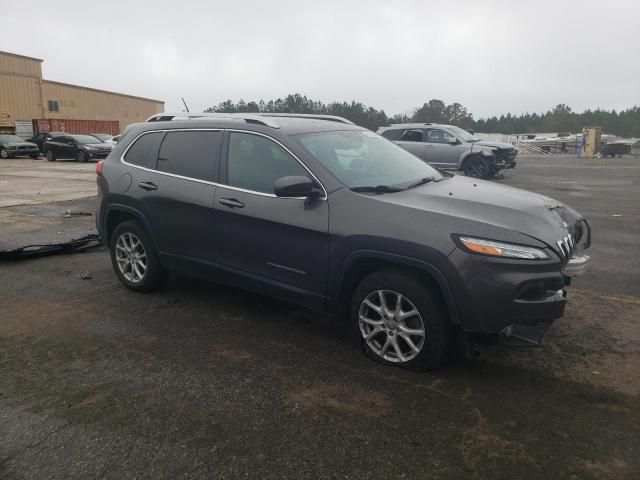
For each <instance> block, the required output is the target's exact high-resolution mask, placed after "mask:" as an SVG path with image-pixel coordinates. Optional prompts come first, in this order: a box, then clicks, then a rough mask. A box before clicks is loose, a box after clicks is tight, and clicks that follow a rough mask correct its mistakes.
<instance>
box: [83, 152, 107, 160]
mask: <svg viewBox="0 0 640 480" xmlns="http://www.w3.org/2000/svg"><path fill="white" fill-rule="evenodd" d="M84 153H85V155H86V156H87V158H91V159H98V160H104V159H105V158H107V157H108V156H109V153H111V152H99V151H98V152H92V151H90V150H84Z"/></svg>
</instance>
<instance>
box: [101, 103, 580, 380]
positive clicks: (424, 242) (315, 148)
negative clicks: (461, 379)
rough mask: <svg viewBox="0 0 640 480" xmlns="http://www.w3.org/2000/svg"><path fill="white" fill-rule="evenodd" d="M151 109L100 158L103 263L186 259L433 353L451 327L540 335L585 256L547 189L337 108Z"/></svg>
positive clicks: (173, 264) (398, 353)
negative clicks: (106, 257)
mask: <svg viewBox="0 0 640 480" xmlns="http://www.w3.org/2000/svg"><path fill="white" fill-rule="evenodd" d="M180 115H181V117H173V116H171V115H168V114H164V115H163V116H162V117H159V118H154V119H151V120H152V121H149V122H146V123H140V124H135V125H133V126H132V127H130V128H128V129H127V131H126V133H125V134H124V135H123V137H122V139H121V140H120V141H119V142H118V143H117V145H116V146H115V147H114V149H113V151H112V152H111V153H110V154H109V156H108V157H107V158H106V159H105V160H104V161H100V162H99V163H98V165H97V166H96V172H97V174H98V177H97V182H98V210H97V215H96V221H97V227H98V231H99V234H100V237H101V239H102V241H103V242H104V243H105V245H107V246H108V247H109V249H110V252H111V261H112V264H113V268H114V271H115V274H116V275H117V276H118V278H119V279H120V281H121V282H122V283H123V284H124V285H125V286H126V287H127V288H129V289H131V290H134V291H140V292H145V291H150V290H153V289H155V288H157V287H159V286H160V285H161V284H162V281H163V278H165V276H166V275H167V274H168V273H169V272H174V271H177V272H183V273H186V274H188V275H196V276H200V277H202V278H204V279H207V280H213V281H217V282H222V283H226V284H230V285H234V286H238V287H241V288H245V289H250V290H254V291H256V292H260V293H263V294H266V295H271V296H275V297H279V298H282V299H284V300H287V301H290V302H294V303H297V304H300V305H303V306H305V307H308V308H311V309H314V310H317V311H320V312H322V313H325V314H329V315H335V316H338V317H340V318H347V319H348V321H349V322H350V324H351V325H352V327H353V330H354V332H355V334H356V335H357V337H358V339H359V341H360V343H361V344H362V346H363V348H364V351H365V352H366V353H367V354H368V355H370V356H371V357H373V358H374V359H376V360H378V361H380V362H383V363H386V364H391V365H400V366H406V367H411V368H421V369H428V368H433V367H435V366H437V365H438V364H439V363H440V362H441V360H442V359H443V358H444V357H445V354H446V352H447V349H448V348H449V346H450V345H451V343H452V339H453V338H463V339H469V338H474V337H475V336H477V335H479V334H480V335H481V336H482V338H483V339H486V338H492V339H502V340H503V341H505V342H507V343H509V344H512V345H535V344H538V343H539V341H540V339H541V338H542V336H543V335H544V334H545V332H546V330H547V329H548V328H549V326H550V325H551V323H552V322H553V321H554V320H555V319H557V318H560V317H561V316H562V315H563V312H564V308H565V304H566V299H565V297H566V291H565V287H566V286H567V285H569V281H570V277H571V275H575V274H579V273H581V272H582V271H583V270H584V268H585V266H586V262H587V260H588V257H587V256H586V255H583V254H582V253H581V250H582V249H584V248H587V247H588V246H589V244H590V230H589V227H588V225H587V223H586V221H585V220H584V219H583V218H582V217H581V216H580V215H579V214H578V213H577V212H575V211H574V210H572V209H571V208H569V207H567V206H565V205H563V204H561V203H559V202H557V201H555V200H553V199H551V198H547V197H543V196H541V195H537V194H535V193H530V192H527V191H523V190H518V189H515V188H509V187H505V186H502V185H496V184H494V183H491V182H485V181H482V180H476V179H471V178H467V177H464V176H453V175H450V174H447V173H445V172H440V171H438V170H436V169H434V168H432V167H431V166H429V165H428V164H427V163H425V162H423V161H422V160H420V159H418V158H416V157H415V156H413V155H411V154H409V153H408V152H406V151H405V150H403V149H401V148H399V147H398V146H397V145H394V144H393V143H392V142H389V141H388V140H386V139H384V138H382V137H380V136H379V135H376V134H375V133H373V132H371V131H369V130H367V129H365V128H361V127H358V126H356V125H353V124H352V123H351V122H349V121H347V120H344V119H341V118H338V117H322V116H320V117H314V116H311V117H309V116H302V115H293V114H291V115H258V114H246V115H245V114H235V115H232V114H218V115H215V114H212V115H206V116H202V115H199V116H200V117H201V118H197V119H193V118H189V115H186V118H182V117H184V116H185V114H180Z"/></svg>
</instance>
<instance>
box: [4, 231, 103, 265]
mask: <svg viewBox="0 0 640 480" xmlns="http://www.w3.org/2000/svg"><path fill="white" fill-rule="evenodd" d="M101 245H102V243H101V242H100V237H99V236H98V235H96V234H90V235H85V236H84V237H80V238H76V239H74V240H69V241H68V242H61V243H50V244H45V245H27V246H25V247H20V248H15V249H13V250H2V251H0V261H11V260H21V259H23V258H32V257H42V256H45V255H56V254H60V253H74V252H80V251H84V250H87V249H89V248H95V247H99V246H101Z"/></svg>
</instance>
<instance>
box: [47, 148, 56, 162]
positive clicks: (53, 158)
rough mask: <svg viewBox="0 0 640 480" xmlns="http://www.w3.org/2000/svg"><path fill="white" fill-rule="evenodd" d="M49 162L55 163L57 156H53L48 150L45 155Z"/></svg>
mask: <svg viewBox="0 0 640 480" xmlns="http://www.w3.org/2000/svg"><path fill="white" fill-rule="evenodd" d="M44 156H45V157H46V159H47V161H48V162H55V161H56V156H55V155H54V154H53V152H52V151H51V150H47V153H45V154H44Z"/></svg>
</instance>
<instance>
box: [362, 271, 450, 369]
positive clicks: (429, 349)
mask: <svg viewBox="0 0 640 480" xmlns="http://www.w3.org/2000/svg"><path fill="white" fill-rule="evenodd" d="M351 319H352V325H353V327H354V330H355V332H356V334H357V336H358V337H359V339H360V342H361V343H362V347H363V349H364V351H365V353H366V354H367V355H368V356H370V357H371V358H373V359H374V360H376V361H379V362H382V363H384V364H387V365H397V366H401V367H405V368H411V369H417V370H430V369H433V368H436V367H438V366H439V365H440V364H441V362H442V360H443V358H444V357H445V355H446V352H447V350H448V347H449V338H450V332H449V329H450V325H449V323H448V320H447V317H446V315H445V313H444V309H443V306H442V301H441V300H440V297H439V295H438V293H437V292H436V291H434V290H433V288H432V287H431V286H429V284H428V283H426V282H423V281H421V280H420V279H418V278H417V277H414V276H412V275H408V274H405V273H402V272H399V271H395V270H387V271H381V272H376V273H373V274H371V275H369V276H367V277H366V278H364V279H363V280H362V281H361V282H360V284H359V285H358V287H357V288H356V290H355V292H354V295H353V299H352V303H351Z"/></svg>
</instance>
